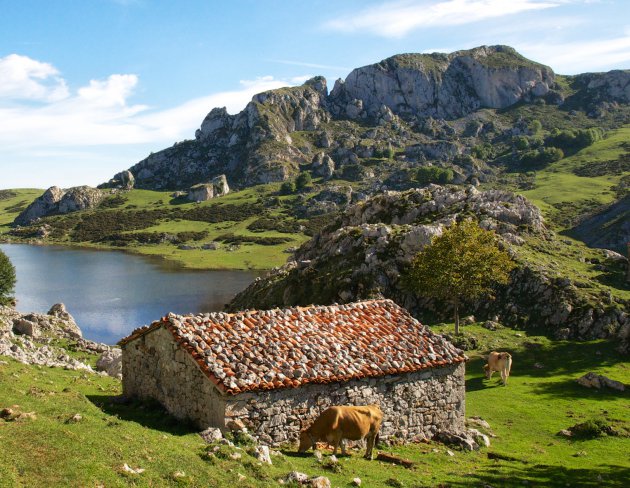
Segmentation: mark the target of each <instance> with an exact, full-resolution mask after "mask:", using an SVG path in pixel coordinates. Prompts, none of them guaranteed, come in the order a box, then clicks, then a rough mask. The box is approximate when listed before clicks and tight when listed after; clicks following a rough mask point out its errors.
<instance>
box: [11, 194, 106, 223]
mask: <svg viewBox="0 0 630 488" xmlns="http://www.w3.org/2000/svg"><path fill="white" fill-rule="evenodd" d="M103 198H105V194H104V193H103V192H101V191H100V190H98V189H96V188H92V187H89V186H77V187H73V188H69V189H68V190H62V189H61V188H59V187H56V186H51V187H50V188H49V189H48V190H46V191H45V192H44V194H43V195H42V196H41V197H38V198H36V199H35V200H34V201H33V203H31V204H30V205H29V206H28V207H27V208H26V209H25V210H24V211H23V212H22V213H20V214H19V215H18V216H17V217H16V218H15V220H14V221H13V223H14V224H16V225H29V224H31V223H32V222H34V221H35V220H37V219H39V218H40V217H46V216H47V215H55V214H66V213H70V212H77V211H79V210H86V209H88V208H93V207H96V206H97V205H98V204H99V203H101V201H102V200H103Z"/></svg>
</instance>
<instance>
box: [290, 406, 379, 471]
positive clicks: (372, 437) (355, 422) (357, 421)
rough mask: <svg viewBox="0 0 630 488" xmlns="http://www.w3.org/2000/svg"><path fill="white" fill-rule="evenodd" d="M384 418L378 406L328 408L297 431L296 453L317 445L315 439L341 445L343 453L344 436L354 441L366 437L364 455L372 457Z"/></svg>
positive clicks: (344, 451) (334, 451)
mask: <svg viewBox="0 0 630 488" xmlns="http://www.w3.org/2000/svg"><path fill="white" fill-rule="evenodd" d="M382 421H383V412H382V411H381V409H380V408H379V406H378V405H362V406H356V407H354V406H341V407H330V408H328V409H326V410H324V411H323V412H322V413H321V415H320V416H319V417H317V418H316V419H315V422H313V425H311V426H310V427H309V428H308V429H306V430H303V431H302V433H301V434H300V447H299V448H298V452H306V451H308V450H309V448H311V447H312V448H313V450H314V449H315V447H316V443H317V441H325V442H328V443H329V444H332V445H333V447H334V450H333V454H337V447H339V444H341V452H342V454H346V444H345V442H344V440H345V439H349V440H351V441H356V440H359V439H367V449H366V450H365V456H364V457H365V458H366V459H372V449H373V448H374V443H375V442H376V437H377V435H378V431H379V429H380V428H381V422H382Z"/></svg>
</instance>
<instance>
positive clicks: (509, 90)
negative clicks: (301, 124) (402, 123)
mask: <svg viewBox="0 0 630 488" xmlns="http://www.w3.org/2000/svg"><path fill="white" fill-rule="evenodd" d="M553 81H554V73H553V71H552V70H551V68H549V67H547V66H544V65H541V64H538V63H534V62H533V61H530V60H528V59H526V58H524V57H523V56H521V55H520V54H518V53H517V52H516V51H515V50H514V49H512V48H510V47H507V46H482V47H479V48H475V49H470V50H467V51H457V52H454V53H452V54H402V55H397V56H393V57H391V58H388V59H385V60H384V61H381V62H380V63H377V64H373V65H371V66H365V67H363V68H357V69H355V70H353V71H352V72H351V73H350V74H349V75H348V77H347V78H346V79H345V81H342V80H338V81H337V82H336V83H335V86H334V88H333V90H332V91H331V93H330V97H329V105H330V107H331V111H332V112H333V114H335V115H337V116H341V117H348V118H350V119H365V118H378V117H379V116H380V117H381V118H382V117H383V114H382V112H383V110H382V107H385V108H387V109H389V110H390V111H391V113H392V114H395V115H400V116H402V117H419V118H426V117H428V116H431V117H437V118H444V119H454V118H458V117H462V116H464V115H467V114H469V113H471V112H474V111H475V110H477V109H479V108H505V107H509V106H510V105H513V104H515V103H517V102H519V101H522V100H525V101H529V100H532V99H534V98H536V97H542V96H544V95H546V94H547V93H548V92H549V90H550V88H551V85H552V84H553ZM389 117H390V118H391V116H389Z"/></svg>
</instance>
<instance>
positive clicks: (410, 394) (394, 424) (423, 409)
mask: <svg viewBox="0 0 630 488" xmlns="http://www.w3.org/2000/svg"><path fill="white" fill-rule="evenodd" d="M464 372H465V365H464V364H459V365H452V366H447V367H443V368H435V369H431V370H428V371H421V372H415V373H407V374H404V375H400V376H384V377H380V378H369V379H358V380H352V381H349V382H347V383H328V384H323V385H317V384H314V385H305V386H302V387H300V388H295V389H294V388H289V389H281V390H271V391H265V392H257V393H241V394H239V395H237V396H235V397H232V398H229V399H228V401H227V403H226V410H225V415H226V421H228V422H229V421H230V420H231V419H240V420H242V421H243V422H244V423H245V425H247V426H248V427H249V428H250V430H251V432H252V433H253V434H255V435H258V436H259V437H260V440H261V442H265V443H268V444H270V445H277V444H280V443H283V442H287V441H293V440H296V439H297V438H298V437H299V432H300V430H301V429H303V428H304V427H307V426H308V425H310V424H311V422H312V421H313V420H314V419H315V417H317V415H319V414H320V413H321V412H322V411H323V410H325V409H326V408H328V407H330V406H331V405H367V404H378V405H380V407H381V409H382V410H383V413H384V419H383V425H382V427H381V432H380V437H381V439H382V440H387V439H391V438H394V437H395V438H398V439H411V438H412V437H414V436H417V435H421V436H422V435H424V436H426V437H428V438H431V437H433V435H434V434H435V433H436V432H438V431H440V430H450V431H462V430H464V413H465V412H464V409H465V388H464Z"/></svg>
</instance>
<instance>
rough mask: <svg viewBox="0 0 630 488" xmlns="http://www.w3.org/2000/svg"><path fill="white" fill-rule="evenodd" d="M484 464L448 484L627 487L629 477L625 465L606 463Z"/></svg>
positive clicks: (629, 472)
mask: <svg viewBox="0 0 630 488" xmlns="http://www.w3.org/2000/svg"><path fill="white" fill-rule="evenodd" d="M499 466H500V463H497V465H496V467H484V468H481V469H479V471H477V472H476V473H474V474H473V475H471V476H469V477H468V479H467V480H466V481H465V482H453V483H449V486H527V485H531V486H562V487H566V486H580V487H591V486H592V487H598V488H599V487H601V486H608V487H617V486H618V487H626V486H628V480H629V479H630V468H629V467H628V466H614V465H605V466H597V467H592V468H579V469H570V468H565V467H563V466H548V465H544V464H537V465H534V466H529V465H528V466H524V467H521V466H509V467H507V466H506V467H504V468H503V469H502V468H501V467H499Z"/></svg>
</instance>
